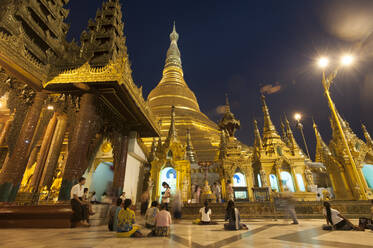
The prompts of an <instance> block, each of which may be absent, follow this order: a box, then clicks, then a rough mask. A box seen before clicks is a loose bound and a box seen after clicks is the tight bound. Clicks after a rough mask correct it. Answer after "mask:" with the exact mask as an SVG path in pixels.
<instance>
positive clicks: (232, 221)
mask: <svg viewBox="0 0 373 248" xmlns="http://www.w3.org/2000/svg"><path fill="white" fill-rule="evenodd" d="M225 220H226V221H228V223H227V224H224V229H225V230H248V229H249V228H248V227H247V226H246V225H245V224H241V223H240V221H241V217H240V212H239V211H238V209H237V208H236V207H235V206H234V202H233V201H232V200H230V201H228V205H227V209H226V213H225Z"/></svg>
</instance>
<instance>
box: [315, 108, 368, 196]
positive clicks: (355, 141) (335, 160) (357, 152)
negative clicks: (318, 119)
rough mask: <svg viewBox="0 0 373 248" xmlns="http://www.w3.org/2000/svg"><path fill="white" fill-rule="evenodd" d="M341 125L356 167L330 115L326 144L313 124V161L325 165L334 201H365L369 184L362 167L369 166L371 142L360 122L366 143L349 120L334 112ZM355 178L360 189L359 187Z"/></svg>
mask: <svg viewBox="0 0 373 248" xmlns="http://www.w3.org/2000/svg"><path fill="white" fill-rule="evenodd" d="M337 114H338V117H339V121H340V123H341V124H342V129H343V131H344V134H345V137H346V139H347V142H348V146H349V148H350V151H351V153H352V156H353V158H354V160H355V164H356V166H357V170H356V171H355V170H353V168H352V165H351V163H350V160H349V159H348V157H347V153H346V150H345V148H344V146H343V145H342V140H341V139H342V137H341V134H340V132H339V131H338V129H337V127H336V122H335V120H334V119H333V117H331V118H330V124H331V128H332V139H331V141H330V143H329V146H327V145H326V143H325V142H324V140H323V138H322V136H321V134H320V132H319V130H318V128H317V125H316V123H314V125H313V126H314V130H315V135H316V156H315V161H316V162H320V163H323V164H324V165H325V167H326V170H327V173H328V175H329V178H330V181H331V183H332V187H333V191H334V194H335V197H336V199H338V200H366V199H373V192H372V187H373V185H370V187H369V185H368V182H367V181H368V180H369V179H370V180H372V178H368V177H369V175H365V174H364V172H363V170H364V167H365V168H366V167H370V166H371V167H373V165H372V164H373V142H372V138H371V136H370V134H369V133H368V130H367V128H366V127H365V125H364V124H362V129H363V132H364V136H365V140H366V142H364V141H362V140H361V139H359V138H358V137H357V135H356V134H355V133H354V132H353V131H352V129H351V128H350V125H349V123H348V122H347V121H346V120H344V119H343V118H342V117H341V116H340V114H339V113H338V112H337ZM359 180H360V182H362V185H363V188H362V187H360V186H359V183H358V182H359Z"/></svg>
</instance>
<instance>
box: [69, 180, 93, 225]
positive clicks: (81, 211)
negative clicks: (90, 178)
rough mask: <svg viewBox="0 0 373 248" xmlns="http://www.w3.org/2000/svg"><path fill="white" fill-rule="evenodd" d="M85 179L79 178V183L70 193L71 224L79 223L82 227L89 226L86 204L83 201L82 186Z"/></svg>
mask: <svg viewBox="0 0 373 248" xmlns="http://www.w3.org/2000/svg"><path fill="white" fill-rule="evenodd" d="M85 182H86V179H85V178H84V177H81V178H80V179H79V183H78V184H75V185H74V186H73V187H72V188H71V191H70V199H71V208H72V210H73V216H72V222H73V223H72V224H73V226H75V225H76V223H80V224H81V225H83V226H89V224H88V206H87V202H85V201H84V200H83V195H84V184H85Z"/></svg>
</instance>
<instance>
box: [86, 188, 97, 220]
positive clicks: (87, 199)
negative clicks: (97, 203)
mask: <svg viewBox="0 0 373 248" xmlns="http://www.w3.org/2000/svg"><path fill="white" fill-rule="evenodd" d="M83 201H84V203H85V204H86V205H85V206H86V207H87V208H88V213H89V215H94V214H95V212H93V209H92V204H91V197H90V196H89V190H88V188H84V193H83Z"/></svg>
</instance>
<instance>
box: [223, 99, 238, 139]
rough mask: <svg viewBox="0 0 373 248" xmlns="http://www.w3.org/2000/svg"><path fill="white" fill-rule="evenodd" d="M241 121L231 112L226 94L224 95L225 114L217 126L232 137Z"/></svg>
mask: <svg viewBox="0 0 373 248" xmlns="http://www.w3.org/2000/svg"><path fill="white" fill-rule="evenodd" d="M240 126H241V123H240V121H239V120H237V119H236V118H235V116H234V114H233V113H232V112H231V109H230V105H229V99H228V95H226V97H225V114H224V116H223V118H222V119H221V121H220V122H219V127H220V129H222V130H225V131H226V132H227V133H228V134H229V136H230V137H234V134H235V132H236V131H237V129H239V128H240Z"/></svg>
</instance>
